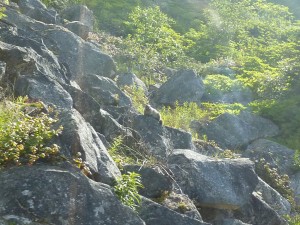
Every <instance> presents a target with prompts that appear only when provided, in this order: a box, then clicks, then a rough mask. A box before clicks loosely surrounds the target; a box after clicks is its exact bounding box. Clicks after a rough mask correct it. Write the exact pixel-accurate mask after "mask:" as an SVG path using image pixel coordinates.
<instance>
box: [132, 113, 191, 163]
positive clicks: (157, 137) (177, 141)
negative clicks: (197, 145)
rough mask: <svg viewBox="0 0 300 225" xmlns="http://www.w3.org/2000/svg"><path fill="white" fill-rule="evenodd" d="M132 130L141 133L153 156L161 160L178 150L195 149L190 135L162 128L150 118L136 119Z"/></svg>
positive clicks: (141, 117) (138, 117) (142, 139)
mask: <svg viewBox="0 0 300 225" xmlns="http://www.w3.org/2000/svg"><path fill="white" fill-rule="evenodd" d="M132 128H133V129H134V130H135V131H136V132H137V133H139V135H140V137H141V141H142V142H143V143H145V145H147V146H148V149H149V151H150V152H151V154H153V155H155V156H158V157H161V158H166V157H167V156H168V155H170V154H171V152H172V151H173V150H174V149H176V148H187V149H189V148H194V145H193V142H192V137H191V134H190V133H187V132H185V131H181V130H178V129H174V128H170V127H165V126H162V125H160V123H159V121H158V120H156V119H155V118H152V117H150V116H143V115H140V116H137V117H135V118H134V120H133V123H132Z"/></svg>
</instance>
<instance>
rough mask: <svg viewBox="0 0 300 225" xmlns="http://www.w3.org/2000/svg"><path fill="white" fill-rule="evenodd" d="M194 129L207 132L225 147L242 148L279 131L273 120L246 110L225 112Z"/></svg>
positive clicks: (201, 133) (210, 138) (211, 138)
mask: <svg viewBox="0 0 300 225" xmlns="http://www.w3.org/2000/svg"><path fill="white" fill-rule="evenodd" d="M193 129H195V131H196V132H197V133H198V134H199V136H202V135H203V134H206V136H207V138H208V140H213V141H215V142H216V143H217V144H218V145H219V146H220V147H221V148H224V149H226V148H228V149H240V148H243V147H245V146H247V145H248V144H249V143H250V142H251V141H254V140H257V139H260V138H266V137H273V136H276V135H277V134H278V133H279V128H278V127H277V126H276V125H275V124H274V123H273V122H272V121H270V120H268V119H265V118H262V117H260V116H256V115H254V114H251V113H250V112H246V111H244V112H241V113H240V114H239V115H232V114H229V113H224V114H222V115H220V116H218V117H217V118H216V119H214V120H213V121H211V122H209V123H207V124H201V125H200V126H198V127H197V128H196V127H193ZM229 131H230V132H229Z"/></svg>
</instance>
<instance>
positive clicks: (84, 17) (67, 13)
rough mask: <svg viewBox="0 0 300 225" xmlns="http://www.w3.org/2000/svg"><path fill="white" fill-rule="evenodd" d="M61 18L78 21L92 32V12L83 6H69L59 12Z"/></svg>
mask: <svg viewBox="0 0 300 225" xmlns="http://www.w3.org/2000/svg"><path fill="white" fill-rule="evenodd" d="M61 17H62V18H64V19H66V20H69V21H79V22H81V23H83V24H84V25H85V26H87V27H88V28H89V31H92V30H93V25H94V16H93V12H92V11H91V10H89V9H88V8H87V7H86V6H85V5H73V6H70V7H68V8H66V9H64V10H63V11H62V12H61Z"/></svg>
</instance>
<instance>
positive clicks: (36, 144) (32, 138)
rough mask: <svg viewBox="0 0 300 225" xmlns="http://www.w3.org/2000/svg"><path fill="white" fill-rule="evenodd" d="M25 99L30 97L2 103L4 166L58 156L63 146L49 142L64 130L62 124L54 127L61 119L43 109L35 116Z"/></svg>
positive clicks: (0, 147)
mask: <svg viewBox="0 0 300 225" xmlns="http://www.w3.org/2000/svg"><path fill="white" fill-rule="evenodd" d="M24 100H26V98H25V99H22V98H19V99H18V101H17V103H12V102H2V103H1V105H0V167H7V166H13V165H24V164H29V165H31V164H33V163H34V162H36V161H37V160H38V159H44V158H45V159H52V158H53V157H55V156H57V155H58V152H59V147H58V146H57V145H55V144H53V145H51V146H49V145H48V143H49V141H50V140H51V139H52V138H53V137H54V136H56V135H58V134H59V133H60V132H61V131H62V127H59V128H58V129H52V126H53V124H54V123H55V122H57V118H56V117H55V116H54V118H51V117H50V116H49V115H48V114H46V113H43V112H39V113H38V114H37V115H36V116H34V117H33V116H30V115H28V114H26V113H25V112H24V111H25V109H26V104H27V103H25V102H22V101H24ZM19 102H21V104H18V103H19ZM24 107H25V108H24Z"/></svg>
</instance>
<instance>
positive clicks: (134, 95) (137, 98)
mask: <svg viewBox="0 0 300 225" xmlns="http://www.w3.org/2000/svg"><path fill="white" fill-rule="evenodd" d="M123 89H124V91H125V93H126V94H128V95H129V97H130V98H131V100H132V103H133V107H134V108H135V109H136V110H137V111H138V112H139V113H141V114H143V113H144V108H145V105H147V104H148V103H149V100H148V98H147V96H146V95H145V92H144V90H143V89H142V88H138V87H136V86H125V87H124V88H123Z"/></svg>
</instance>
